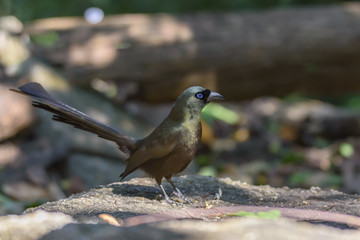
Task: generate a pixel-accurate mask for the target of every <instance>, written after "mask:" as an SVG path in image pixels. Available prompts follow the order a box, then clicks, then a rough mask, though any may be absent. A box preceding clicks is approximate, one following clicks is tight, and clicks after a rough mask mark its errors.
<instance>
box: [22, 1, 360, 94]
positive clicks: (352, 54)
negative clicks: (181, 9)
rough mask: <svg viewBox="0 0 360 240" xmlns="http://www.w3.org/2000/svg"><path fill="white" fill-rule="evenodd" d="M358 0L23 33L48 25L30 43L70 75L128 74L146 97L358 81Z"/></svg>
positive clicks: (349, 87)
mask: <svg viewBox="0 0 360 240" xmlns="http://www.w3.org/2000/svg"><path fill="white" fill-rule="evenodd" d="M358 26H360V3H347V4H342V5H332V6H318V7H303V8H291V9H274V10H268V11H259V12H236V13H197V14H188V15H171V14H155V15H146V14H132V15H121V16H109V17H106V18H105V19H104V21H103V22H101V23H100V24H96V25H91V24H88V23H86V22H85V20H83V19H81V18H57V19H44V20H38V21H35V22H32V23H30V24H29V25H27V26H26V27H25V32H26V33H28V34H30V35H36V34H44V33H48V32H49V31H56V32H57V34H58V36H59V40H58V42H57V43H55V45H54V46H53V47H50V48H49V47H43V46H39V45H36V46H34V48H33V52H34V53H35V54H37V55H41V57H43V58H45V59H46V60H48V61H50V62H51V63H53V64H56V65H58V66H61V67H64V71H65V74H66V75H67V76H69V77H70V79H71V80H72V81H73V82H75V83H77V84H85V85H86V84H90V82H91V80H92V79H94V78H100V79H103V80H112V81H115V82H117V83H124V82H135V83H136V84H137V85H138V86H139V89H140V91H138V93H141V94H140V96H141V97H142V98H143V99H145V100H147V101H164V100H171V99H173V98H175V97H176V96H177V95H178V94H179V93H180V92H181V91H182V90H183V89H184V88H185V87H187V86H189V85H195V84H199V85H204V86H206V87H209V88H212V89H214V90H217V91H220V92H221V93H222V94H224V96H226V99H228V100H241V99H248V98H253V97H257V96H261V95H274V96H283V95H286V94H289V93H291V92H298V93H303V94H310V95H326V96H327V95H336V94H343V93H350V92H355V91H358V90H360V84H359V79H360V68H359V58H360V28H359V27H358Z"/></svg>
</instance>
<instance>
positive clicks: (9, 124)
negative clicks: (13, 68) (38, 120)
mask: <svg viewBox="0 0 360 240" xmlns="http://www.w3.org/2000/svg"><path fill="white" fill-rule="evenodd" d="M9 88H10V86H7V85H2V84H0V96H1V97H0V99H1V100H0V129H1V130H0V142H1V141H3V140H5V139H8V138H10V137H12V136H14V135H16V134H17V133H19V132H20V131H21V130H23V129H25V128H27V127H29V126H30V125H31V124H32V123H33V122H34V120H35V119H34V114H33V107H32V106H31V103H30V101H29V99H28V98H26V97H23V96H19V94H15V93H13V92H10V91H9Z"/></svg>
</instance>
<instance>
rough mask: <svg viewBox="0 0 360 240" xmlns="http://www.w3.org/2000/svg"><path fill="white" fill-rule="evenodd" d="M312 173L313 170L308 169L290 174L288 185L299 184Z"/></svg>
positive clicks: (304, 181) (303, 182)
mask: <svg viewBox="0 0 360 240" xmlns="http://www.w3.org/2000/svg"><path fill="white" fill-rule="evenodd" d="M312 174H313V172H312V171H310V170H306V171H302V172H297V173H294V174H292V175H291V176H290V178H289V180H288V182H289V184H290V186H301V185H303V184H305V183H306V182H307V180H308V179H309V178H310V177H311V175H312Z"/></svg>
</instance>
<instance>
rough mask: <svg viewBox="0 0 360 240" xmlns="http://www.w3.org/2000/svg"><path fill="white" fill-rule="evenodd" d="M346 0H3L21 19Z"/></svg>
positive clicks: (1, 9) (4, 10) (3, 10)
mask: <svg viewBox="0 0 360 240" xmlns="http://www.w3.org/2000/svg"><path fill="white" fill-rule="evenodd" d="M342 1H344V0H223V1H217V0H197V1H193V0H172V1H169V0H132V1H116V0H78V1H70V0H52V1H48V0H33V1H25V0H2V2H1V5H2V6H0V14H1V15H15V16H17V17H18V18H19V19H20V20H22V21H31V20H34V19H38V18H47V17H59V16H82V15H83V13H84V11H85V10H86V9H87V8H89V7H99V8H101V9H103V11H104V12H105V14H106V15H109V14H121V13H159V12H170V13H181V12H199V11H238V10H244V9H264V8H273V7H286V6H293V5H309V4H329V3H334V2H342Z"/></svg>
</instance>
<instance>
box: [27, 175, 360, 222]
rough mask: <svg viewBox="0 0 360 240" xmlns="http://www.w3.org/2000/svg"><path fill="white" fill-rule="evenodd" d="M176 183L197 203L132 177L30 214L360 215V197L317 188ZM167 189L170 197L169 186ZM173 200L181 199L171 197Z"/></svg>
mask: <svg viewBox="0 0 360 240" xmlns="http://www.w3.org/2000/svg"><path fill="white" fill-rule="evenodd" d="M173 180H174V182H175V184H176V185H177V186H178V188H180V190H182V192H183V193H184V195H185V196H186V197H187V198H189V199H190V200H191V201H193V202H194V204H187V203H184V205H182V206H178V207H174V206H172V205H169V204H167V203H166V202H165V201H164V200H163V199H162V196H161V195H160V190H159V188H158V187H157V185H156V183H155V181H154V180H153V179H150V178H134V179H131V180H130V181H127V182H116V183H112V184H109V185H107V186H100V187H97V188H93V189H91V190H89V191H86V192H83V193H79V194H75V195H73V196H71V197H69V198H67V199H62V200H59V201H55V202H48V203H46V204H44V205H41V206H39V207H36V208H31V209H27V210H26V212H27V213H30V212H33V211H35V210H38V209H41V210H45V211H49V212H63V213H65V214H68V215H70V216H73V217H74V218H77V219H83V218H92V217H96V218H97V216H98V214H101V213H105V214H110V215H112V216H114V217H115V218H117V219H125V218H128V217H132V216H136V215H141V214H149V213H158V212H166V211H169V210H174V208H175V209H182V208H185V209H186V208H194V207H197V208H203V207H205V205H206V204H207V205H210V204H211V205H212V206H214V207H220V206H232V205H254V206H268V207H288V208H301V209H312V210H321V211H328V212H336V213H345V214H350V215H354V216H360V200H359V199H360V196H359V195H349V194H345V193H341V192H338V191H334V190H331V191H324V190H321V189H320V188H318V187H312V188H311V189H309V190H305V189H289V188H288V187H283V188H273V187H270V186H253V185H250V184H246V183H244V182H240V181H232V180H231V179H229V178H225V179H218V178H212V177H204V176H192V175H189V176H182V177H175V178H174V179H173ZM164 185H165V190H166V191H167V192H168V193H171V192H172V188H171V186H170V184H168V183H166V184H164ZM219 189H221V191H222V197H221V199H220V200H214V198H215V195H216V193H218V192H219ZM170 196H171V197H172V198H173V200H179V201H180V199H178V197H177V196H175V195H173V194H171V195H170Z"/></svg>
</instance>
